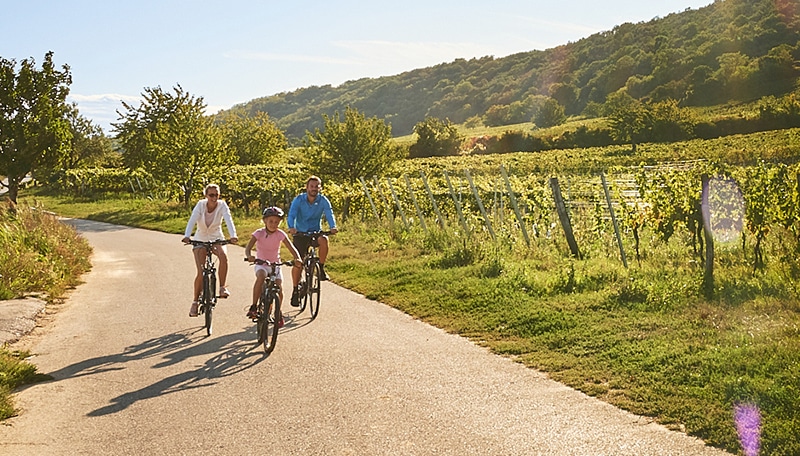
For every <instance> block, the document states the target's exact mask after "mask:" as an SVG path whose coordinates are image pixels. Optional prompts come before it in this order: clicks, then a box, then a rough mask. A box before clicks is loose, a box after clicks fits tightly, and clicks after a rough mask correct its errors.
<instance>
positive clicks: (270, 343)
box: [257, 293, 282, 354]
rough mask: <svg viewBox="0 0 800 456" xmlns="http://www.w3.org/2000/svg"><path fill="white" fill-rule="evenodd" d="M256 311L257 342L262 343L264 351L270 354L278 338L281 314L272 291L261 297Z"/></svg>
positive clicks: (276, 298)
mask: <svg viewBox="0 0 800 456" xmlns="http://www.w3.org/2000/svg"><path fill="white" fill-rule="evenodd" d="M258 311H259V314H258V322H257V330H258V343H260V344H264V351H265V352H266V353H267V354H270V353H272V350H274V349H275V343H276V342H277V340H278V325H279V324H280V321H281V316H282V315H281V309H280V305H278V297H277V296H276V295H275V294H273V293H269V294H267V295H266V297H262V298H261V299H260V300H259V303H258Z"/></svg>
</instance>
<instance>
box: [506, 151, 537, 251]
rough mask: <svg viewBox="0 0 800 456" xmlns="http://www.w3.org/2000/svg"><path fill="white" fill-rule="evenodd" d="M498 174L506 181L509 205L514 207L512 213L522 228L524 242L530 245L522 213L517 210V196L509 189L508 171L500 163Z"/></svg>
mask: <svg viewBox="0 0 800 456" xmlns="http://www.w3.org/2000/svg"><path fill="white" fill-rule="evenodd" d="M500 174H502V175H503V180H505V182H506V189H507V190H508V199H509V201H511V207H512V208H514V214H515V215H516V216H517V222H519V227H520V229H521V230H522V238H523V239H525V244H527V245H528V246H530V245H531V239H530V238H529V237H528V230H526V229H525V221H524V220H523V218H522V214H521V213H520V212H519V205H517V197H516V196H514V190H512V189H511V181H509V180H508V173H506V168H505V167H504V166H503V165H500Z"/></svg>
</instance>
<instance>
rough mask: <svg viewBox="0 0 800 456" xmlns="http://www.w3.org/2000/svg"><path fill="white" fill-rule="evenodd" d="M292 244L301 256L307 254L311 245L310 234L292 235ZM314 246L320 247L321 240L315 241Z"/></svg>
mask: <svg viewBox="0 0 800 456" xmlns="http://www.w3.org/2000/svg"><path fill="white" fill-rule="evenodd" d="M292 244H294V246H295V247H296V248H297V251H298V252H300V256H301V257H302V256H305V254H306V253H308V249H309V248H310V247H311V238H310V237H308V236H297V235H295V236H292ZM314 247H319V241H317V242H315V243H314Z"/></svg>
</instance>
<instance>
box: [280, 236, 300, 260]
mask: <svg viewBox="0 0 800 456" xmlns="http://www.w3.org/2000/svg"><path fill="white" fill-rule="evenodd" d="M283 245H285V246H286V248H287V249H289V252H291V254H292V256H293V257H294V261H300V252H298V251H297V247H295V246H294V244H292V241H290V240H289V238H288V237H285V238H283Z"/></svg>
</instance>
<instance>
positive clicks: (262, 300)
mask: <svg viewBox="0 0 800 456" xmlns="http://www.w3.org/2000/svg"><path fill="white" fill-rule="evenodd" d="M266 286H267V285H266V284H264V287H266ZM266 305H267V291H266V289H265V290H262V292H261V296H259V298H258V303H257V304H256V320H255V321H256V336H257V341H256V345H260V344H261V343H262V342H264V334H265V333H266V331H265V324H264V318H263V316H264V315H266V311H265V310H264V307H266Z"/></svg>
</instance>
